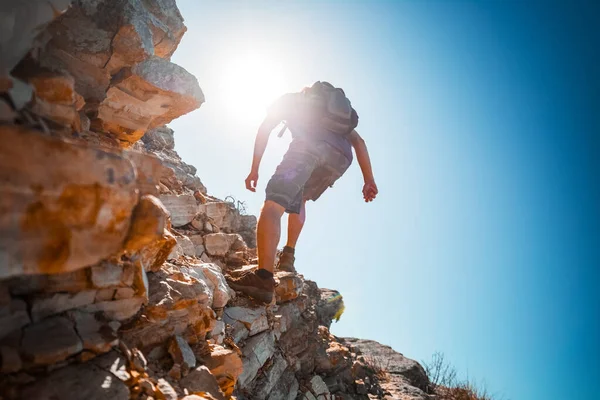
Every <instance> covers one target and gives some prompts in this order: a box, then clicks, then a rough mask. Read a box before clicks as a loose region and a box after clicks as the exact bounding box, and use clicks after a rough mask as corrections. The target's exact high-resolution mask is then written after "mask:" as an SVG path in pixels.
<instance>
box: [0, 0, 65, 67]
mask: <svg viewBox="0 0 600 400" xmlns="http://www.w3.org/2000/svg"><path fill="white" fill-rule="evenodd" d="M69 4H71V0H50V1H46V0H32V1H27V2H22V1H19V0H12V1H6V2H3V3H2V7H1V8H0V11H1V13H2V18H1V20H0V54H2V59H1V60H0V77H3V76H6V75H8V73H9V72H10V71H11V70H12V69H13V68H14V67H15V65H17V63H18V62H19V61H20V60H21V59H22V58H23V57H24V56H25V55H26V54H27V53H28V52H29V51H30V50H31V47H32V45H33V42H34V39H35V37H36V36H37V35H38V34H39V33H40V32H41V31H42V30H43V28H44V27H45V25H47V24H48V23H49V22H51V21H52V20H53V19H54V18H55V17H56V16H57V15H58V14H60V13H61V12H63V11H64V10H66V9H67V7H68V6H69Z"/></svg>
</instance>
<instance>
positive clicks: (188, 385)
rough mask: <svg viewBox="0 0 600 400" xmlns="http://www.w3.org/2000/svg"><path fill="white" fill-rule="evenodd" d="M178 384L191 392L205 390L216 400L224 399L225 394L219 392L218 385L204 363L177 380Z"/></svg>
mask: <svg viewBox="0 0 600 400" xmlns="http://www.w3.org/2000/svg"><path fill="white" fill-rule="evenodd" d="M179 384H180V386H181V387H182V388H185V389H187V390H188V391H189V392H191V393H196V392H207V393H210V394H211V395H212V396H213V397H214V398H215V399H216V400H225V396H224V395H223V393H222V392H221V388H220V387H219V384H218V383H217V380H216V378H215V377H214V376H213V374H211V373H210V370H209V369H208V368H207V367H206V366H204V365H202V366H200V367H198V368H196V369H195V370H193V371H192V372H190V373H189V374H188V375H187V376H186V377H185V378H183V379H182V380H181V381H180V382H179Z"/></svg>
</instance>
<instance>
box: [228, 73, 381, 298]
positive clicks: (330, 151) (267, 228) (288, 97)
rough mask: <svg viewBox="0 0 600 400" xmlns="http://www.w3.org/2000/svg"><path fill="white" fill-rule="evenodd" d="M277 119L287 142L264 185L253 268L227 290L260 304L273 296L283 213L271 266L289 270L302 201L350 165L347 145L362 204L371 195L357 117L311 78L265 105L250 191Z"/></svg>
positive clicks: (373, 188)
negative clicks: (359, 181)
mask: <svg viewBox="0 0 600 400" xmlns="http://www.w3.org/2000/svg"><path fill="white" fill-rule="evenodd" d="M282 121H284V123H285V127H284V130H285V129H286V128H289V130H290V131H291V133H292V137H293V140H292V143H291V144H290V147H289V149H288V151H287V153H286V154H285V155H284V157H283V160H282V161H281V164H279V166H278V167H277V169H276V171H275V174H274V175H273V176H272V177H271V180H270V181H269V183H268V184H267V189H266V200H265V203H264V205H263V208H262V210H261V213H260V217H259V219H258V226H257V233H256V235H257V249H258V270H256V271H250V272H247V273H245V274H243V275H241V276H238V277H236V278H231V279H230V280H229V284H230V286H231V287H232V288H233V289H235V290H239V291H241V292H243V293H245V294H247V295H249V296H251V297H253V298H255V299H256V300H259V301H263V302H265V303H270V302H271V301H272V299H273V291H274V287H275V280H274V278H273V272H274V263H275V255H276V252H277V245H278V244H279V238H280V234H281V217H282V215H283V213H284V212H287V213H288V214H289V217H288V235H287V244H286V246H285V247H284V249H283V252H282V254H281V256H280V259H279V263H278V265H277V269H279V270H282V271H289V272H295V268H294V260H295V258H294V249H295V247H296V242H297V241H298V237H299V236H300V232H301V231H302V227H303V226H304V221H305V218H306V211H305V204H306V201H307V200H313V201H314V200H317V199H318V198H319V197H320V196H321V194H323V192H324V191H325V190H326V189H327V188H328V187H330V186H332V185H333V183H334V182H335V181H336V180H337V179H339V178H340V177H341V176H342V175H343V174H344V172H346V170H347V169H348V167H349V166H350V164H351V163H352V148H354V151H355V152H356V158H357V160H358V164H359V165H360V168H361V171H362V174H363V177H364V182H365V183H364V186H363V190H362V192H363V197H364V200H365V202H370V201H372V200H373V199H375V196H376V195H377V185H376V184H375V179H374V178H373V172H372V169H371V161H370V159H369V153H368V151H367V146H366V144H365V142H364V140H363V139H362V138H361V137H360V135H359V134H358V132H356V130H355V129H354V128H355V127H356V126H357V124H358V115H357V113H356V111H355V110H354V109H353V108H352V106H351V104H350V101H349V100H348V99H347V98H346V95H345V93H344V91H343V90H342V89H339V88H335V87H334V86H332V85H331V84H330V83H328V82H316V83H315V84H314V85H312V86H311V87H310V88H305V89H303V90H302V91H301V92H299V93H288V94H285V95H283V96H282V97H280V98H279V99H278V100H277V101H276V102H275V103H274V104H273V105H272V106H271V107H270V108H269V110H268V114H267V116H266V118H265V119H264V121H263V122H262V124H261V125H260V127H259V129H258V133H257V135H256V142H255V145H254V157H253V160H252V169H251V171H250V174H249V175H248V177H247V178H246V188H247V189H248V190H250V191H252V192H255V191H256V183H257V181H258V170H259V166H260V162H261V159H262V156H263V154H264V152H265V149H266V147H267V142H268V140H269V135H270V134H271V131H272V130H273V129H274V128H275V127H276V126H277V125H279V124H280V123H281V122H282ZM284 130H282V132H281V133H283V132H284Z"/></svg>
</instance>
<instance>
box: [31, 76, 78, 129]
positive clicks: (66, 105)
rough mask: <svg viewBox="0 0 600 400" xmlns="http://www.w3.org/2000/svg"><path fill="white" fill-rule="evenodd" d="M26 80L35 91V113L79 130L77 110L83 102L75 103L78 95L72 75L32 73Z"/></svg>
mask: <svg viewBox="0 0 600 400" xmlns="http://www.w3.org/2000/svg"><path fill="white" fill-rule="evenodd" d="M28 81H29V83H30V84H31V85H32V86H33V88H34V91H35V102H34V104H33V107H32V110H33V111H34V112H35V113H36V114H38V115H41V116H44V117H46V118H48V119H50V120H52V121H54V122H56V123H58V124H61V125H67V126H72V127H73V128H74V129H76V130H79V125H80V121H79V113H78V110H79V109H80V108H81V106H83V104H79V105H78V104H76V101H77V100H78V97H79V96H78V95H77V93H76V92H75V80H74V79H73V77H72V76H70V75H69V74H65V73H56V72H43V73H38V74H36V75H34V76H33V77H31V78H29V79H28ZM82 101H83V100H82Z"/></svg>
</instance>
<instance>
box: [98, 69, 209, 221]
mask: <svg viewBox="0 0 600 400" xmlns="http://www.w3.org/2000/svg"><path fill="white" fill-rule="evenodd" d="M128 64H129V63H128ZM202 103H204V94H203V93H202V90H201V89H200V86H198V81H197V80H196V78H195V77H194V76H193V75H191V74H190V73H189V72H187V71H186V70H185V69H183V68H182V67H180V66H178V65H175V64H173V63H171V62H169V61H167V60H164V59H161V58H159V57H150V58H148V59H146V60H144V61H142V62H140V63H139V64H135V65H134V66H133V67H131V68H124V69H121V70H120V71H119V72H118V73H117V74H116V75H115V76H113V78H112V80H111V84H110V88H109V89H108V91H107V92H106V99H105V100H104V101H102V102H101V103H100V106H99V107H98V117H97V118H96V119H94V120H92V128H93V129H96V130H100V131H104V132H109V133H111V134H113V135H115V136H116V137H117V138H118V139H119V140H122V141H125V142H128V143H134V142H136V141H138V140H139V139H140V138H141V137H142V136H143V135H144V133H146V131H147V130H148V129H152V128H156V127H158V126H161V125H164V124H166V123H169V122H171V121H172V120H173V119H175V118H177V117H179V116H181V115H184V114H187V113H188V112H190V111H192V110H195V109H196V108H198V107H200V105H201V104H202ZM190 221H191V220H190ZM188 222H189V221H188Z"/></svg>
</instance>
